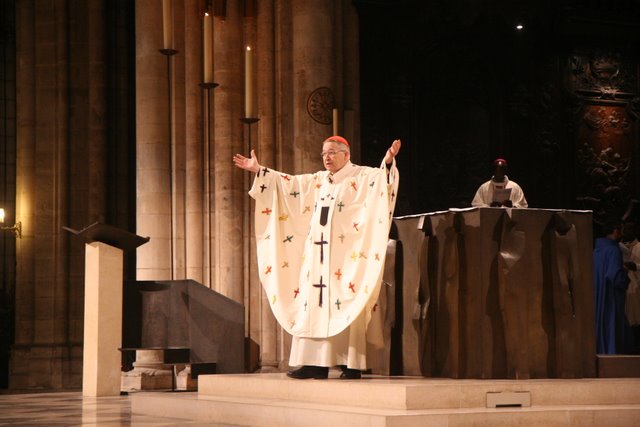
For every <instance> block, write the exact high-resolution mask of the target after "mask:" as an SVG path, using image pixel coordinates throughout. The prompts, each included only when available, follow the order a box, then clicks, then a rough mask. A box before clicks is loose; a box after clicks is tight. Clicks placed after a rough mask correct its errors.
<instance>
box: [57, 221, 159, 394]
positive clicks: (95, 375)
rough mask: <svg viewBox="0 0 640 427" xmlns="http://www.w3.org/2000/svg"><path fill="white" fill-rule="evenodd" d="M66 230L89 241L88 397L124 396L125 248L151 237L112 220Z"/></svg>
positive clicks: (86, 303) (85, 365)
mask: <svg viewBox="0 0 640 427" xmlns="http://www.w3.org/2000/svg"><path fill="white" fill-rule="evenodd" d="M63 228H64V229H65V230H67V231H69V232H71V233H73V234H75V235H77V236H80V237H81V238H82V239H83V240H84V241H85V289H84V349H83V364H82V394H83V396H92V397H97V396H118V395H120V384H121V379H120V372H121V354H120V351H119V348H120V347H121V346H122V287H123V282H124V280H123V279H124V277H123V276H124V274H123V272H124V267H123V253H124V251H130V250H134V249H136V248H137V247H138V246H140V245H143V244H144V243H146V242H148V241H149V238H148V237H140V236H137V235H135V234H133V233H130V232H128V231H126V230H123V229H121V228H118V227H114V226H112V225H107V224H101V223H98V222H96V223H93V224H91V225H89V226H88V227H85V228H84V229H82V230H79V231H78V230H73V229H71V228H68V227H63Z"/></svg>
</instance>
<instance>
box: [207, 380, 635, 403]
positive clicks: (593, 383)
mask: <svg viewBox="0 0 640 427" xmlns="http://www.w3.org/2000/svg"><path fill="white" fill-rule="evenodd" d="M337 375H338V373H337V372H333V371H332V373H331V374H330V379H328V380H293V379H290V378H287V377H286V375H285V374H237V375H235V374H230V375H204V376H200V377H199V379H198V392H199V395H200V396H201V397H206V396H227V397H233V396H235V397H242V398H255V399H265V398H266V399H277V400H285V401H298V402H307V403H321V404H327V405H348V406H355V407H373V408H383V409H399V410H417V409H459V408H486V407H487V399H489V400H490V401H491V402H492V403H494V404H497V406H502V405H505V406H506V405H510V404H513V403H517V402H514V399H516V400H517V401H520V400H523V402H526V401H528V402H529V404H528V405H526V403H525V404H524V405H523V406H538V407H540V406H559V405H626V404H632V405H640V393H638V390H640V379H639V378H608V379H603V378H588V379H587V378H585V379H575V380H564V379H535V380H472V379H463V380H453V379H446V378H423V377H378V376H364V377H363V379H361V380H339V379H332V378H331V377H333V376H337ZM492 406H493V405H492Z"/></svg>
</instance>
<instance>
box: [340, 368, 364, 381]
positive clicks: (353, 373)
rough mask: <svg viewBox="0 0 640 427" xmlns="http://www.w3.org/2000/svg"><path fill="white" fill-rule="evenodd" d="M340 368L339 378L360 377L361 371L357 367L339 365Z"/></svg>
mask: <svg viewBox="0 0 640 427" xmlns="http://www.w3.org/2000/svg"><path fill="white" fill-rule="evenodd" d="M340 369H342V373H341V374H340V379H342V380H359V379H360V378H362V371H360V370H359V369H350V368H347V367H346V366H340Z"/></svg>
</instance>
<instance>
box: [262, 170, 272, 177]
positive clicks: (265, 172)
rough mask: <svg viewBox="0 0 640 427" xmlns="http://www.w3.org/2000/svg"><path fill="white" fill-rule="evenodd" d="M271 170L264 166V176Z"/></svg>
mask: <svg viewBox="0 0 640 427" xmlns="http://www.w3.org/2000/svg"><path fill="white" fill-rule="evenodd" d="M269 172H270V171H269V169H267V168H262V175H263V176H264V175H266V174H268V173H269Z"/></svg>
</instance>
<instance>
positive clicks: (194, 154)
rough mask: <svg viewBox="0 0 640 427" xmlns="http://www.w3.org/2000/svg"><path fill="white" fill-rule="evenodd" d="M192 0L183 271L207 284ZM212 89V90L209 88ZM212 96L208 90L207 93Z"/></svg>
mask: <svg viewBox="0 0 640 427" xmlns="http://www.w3.org/2000/svg"><path fill="white" fill-rule="evenodd" d="M198 4H199V2H197V1H196V0H189V1H185V8H184V26H185V28H189V29H191V30H190V31H185V33H184V44H185V46H189V48H188V49H185V52H184V57H185V61H184V62H185V69H184V96H185V100H184V117H185V123H186V125H185V128H184V135H185V138H184V139H185V142H184V143H185V154H184V168H185V192H184V203H185V205H184V212H185V233H186V234H185V242H186V245H185V264H186V265H185V270H186V277H187V278H189V279H193V280H195V281H197V282H200V283H202V284H203V285H205V286H209V287H210V286H211V285H210V282H209V281H208V277H207V275H205V274H204V268H205V266H206V263H205V260H206V259H207V258H206V254H205V245H204V239H205V235H204V224H205V222H204V218H205V213H204V211H203V202H204V170H203V165H204V163H205V162H204V160H205V159H204V144H205V143H206V141H205V134H204V132H205V127H204V125H206V124H207V123H204V121H203V109H204V108H206V96H207V94H208V92H207V91H206V90H204V89H202V88H201V87H200V86H199V84H200V83H202V81H203V77H204V76H203V68H202V67H203V65H202V55H203V50H202V34H201V33H202V22H203V17H202V15H201V14H199V12H202V11H201V10H199V9H198V7H197V6H198ZM212 91H213V92H215V89H212ZM210 95H211V96H213V94H212V93H210Z"/></svg>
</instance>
